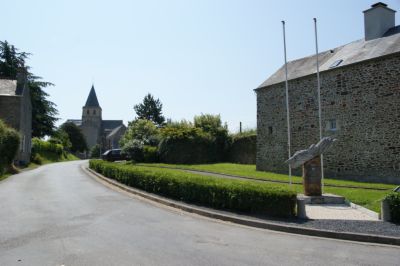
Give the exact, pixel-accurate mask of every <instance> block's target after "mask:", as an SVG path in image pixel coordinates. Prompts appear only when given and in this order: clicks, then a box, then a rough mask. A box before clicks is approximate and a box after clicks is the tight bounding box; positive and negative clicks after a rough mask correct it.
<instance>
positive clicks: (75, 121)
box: [67, 119, 82, 127]
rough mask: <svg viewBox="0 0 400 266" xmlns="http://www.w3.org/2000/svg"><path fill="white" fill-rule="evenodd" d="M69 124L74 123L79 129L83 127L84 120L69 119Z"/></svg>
mask: <svg viewBox="0 0 400 266" xmlns="http://www.w3.org/2000/svg"><path fill="white" fill-rule="evenodd" d="M67 123H74V124H75V125H77V126H78V127H80V126H81V125H82V120H81V119H68V120H67Z"/></svg>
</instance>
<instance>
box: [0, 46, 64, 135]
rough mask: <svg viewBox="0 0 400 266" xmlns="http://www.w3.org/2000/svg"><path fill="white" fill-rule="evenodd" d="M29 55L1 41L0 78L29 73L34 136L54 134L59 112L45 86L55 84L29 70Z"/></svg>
mask: <svg viewBox="0 0 400 266" xmlns="http://www.w3.org/2000/svg"><path fill="white" fill-rule="evenodd" d="M29 55H30V54H28V53H25V52H19V51H18V49H16V48H15V47H14V45H10V44H9V43H8V42H7V41H4V42H1V41H0V78H9V79H16V78H17V73H18V72H19V71H20V72H25V73H27V82H28V86H29V87H30V91H31V101H32V136H33V137H39V138H41V137H44V136H47V135H52V134H53V132H54V130H55V122H56V121H57V120H58V119H57V118H56V115H57V114H58V112H57V109H56V105H55V104H54V103H53V102H51V101H49V100H48V99H47V98H48V96H49V95H48V94H47V93H46V92H45V91H44V88H46V87H48V86H53V84H51V83H50V82H45V81H43V80H42V79H41V78H40V77H38V76H35V75H34V74H33V73H31V72H29V69H30V68H29V66H27V65H26V64H25V61H26V59H28V57H29Z"/></svg>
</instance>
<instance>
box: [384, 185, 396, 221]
mask: <svg viewBox="0 0 400 266" xmlns="http://www.w3.org/2000/svg"><path fill="white" fill-rule="evenodd" d="M385 199H386V200H387V201H388V203H389V209H390V217H391V220H392V222H394V223H400V193H398V192H393V193H390V194H389V195H387V196H386V198H385Z"/></svg>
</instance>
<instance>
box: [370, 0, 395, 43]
mask: <svg viewBox="0 0 400 266" xmlns="http://www.w3.org/2000/svg"><path fill="white" fill-rule="evenodd" d="M395 13H396V11H395V10H393V9H390V8H388V7H387V5H386V4H384V3H382V2H378V3H376V4H373V5H372V6H371V8H370V9H367V10H365V11H364V28H365V40H366V41H369V40H373V39H377V38H381V37H382V36H383V35H384V34H385V32H387V31H388V30H389V29H390V28H393V27H394V26H395Z"/></svg>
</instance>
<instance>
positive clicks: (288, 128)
mask: <svg viewBox="0 0 400 266" xmlns="http://www.w3.org/2000/svg"><path fill="white" fill-rule="evenodd" d="M282 26H283V49H284V54H285V86H286V120H287V137H288V154H289V156H288V158H290V156H292V153H291V151H290V148H291V140H290V113H289V85H288V70H287V59H286V33H285V21H284V20H282ZM289 184H290V185H292V168H291V167H290V165H289Z"/></svg>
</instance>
